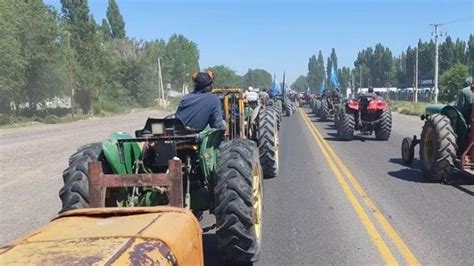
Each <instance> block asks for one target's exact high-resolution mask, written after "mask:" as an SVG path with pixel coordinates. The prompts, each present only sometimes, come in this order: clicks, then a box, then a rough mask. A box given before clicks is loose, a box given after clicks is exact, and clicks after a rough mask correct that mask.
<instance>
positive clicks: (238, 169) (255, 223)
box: [214, 139, 263, 264]
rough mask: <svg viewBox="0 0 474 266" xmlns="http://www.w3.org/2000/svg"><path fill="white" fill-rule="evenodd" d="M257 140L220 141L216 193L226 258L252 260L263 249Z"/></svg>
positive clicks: (220, 240) (219, 231) (221, 249)
mask: <svg viewBox="0 0 474 266" xmlns="http://www.w3.org/2000/svg"><path fill="white" fill-rule="evenodd" d="M262 179H263V177H262V171H261V166H260V162H259V156H258V149H257V145H256V144H255V142H253V141H250V140H246V139H233V140H229V141H226V142H224V143H222V144H221V147H220V148H219V160H218V166H217V175H216V184H215V187H214V196H215V203H216V208H215V209H214V213H215V215H216V225H217V230H216V236H217V247H218V250H219V253H220V254H221V255H222V256H223V259H224V260H225V261H226V262H230V263H233V264H250V263H254V262H256V261H258V258H259V256H260V252H261V249H262V209H263V207H262V206H263V205H262V204H263V186H262V182H263V181H262Z"/></svg>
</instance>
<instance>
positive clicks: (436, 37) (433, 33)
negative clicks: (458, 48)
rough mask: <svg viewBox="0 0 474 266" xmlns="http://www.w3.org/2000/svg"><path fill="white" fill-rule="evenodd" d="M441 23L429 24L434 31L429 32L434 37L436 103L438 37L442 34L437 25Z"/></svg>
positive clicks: (436, 97) (439, 25) (436, 92)
mask: <svg viewBox="0 0 474 266" xmlns="http://www.w3.org/2000/svg"><path fill="white" fill-rule="evenodd" d="M442 25H443V24H441V23H433V24H430V26H433V27H434V32H432V33H431V34H432V35H433V36H434V38H435V73H434V91H435V103H438V94H439V90H438V56H439V54H438V38H439V37H440V36H442V35H443V33H441V32H440V31H439V27H441V26H442Z"/></svg>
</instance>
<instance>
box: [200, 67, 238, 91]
mask: <svg viewBox="0 0 474 266" xmlns="http://www.w3.org/2000/svg"><path fill="white" fill-rule="evenodd" d="M207 70H210V71H212V72H213V73H214V74H215V76H216V77H215V80H214V86H216V87H218V88H222V87H234V88H235V87H239V86H240V85H241V84H242V77H241V76H239V75H237V73H236V71H235V70H233V69H231V68H229V67H227V66H225V65H218V66H213V67H209V68H207Z"/></svg>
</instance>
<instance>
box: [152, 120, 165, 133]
mask: <svg viewBox="0 0 474 266" xmlns="http://www.w3.org/2000/svg"><path fill="white" fill-rule="evenodd" d="M151 133H152V134H153V135H163V134H164V133H165V126H164V124H163V123H156V124H151Z"/></svg>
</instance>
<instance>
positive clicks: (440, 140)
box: [420, 114, 458, 182]
mask: <svg viewBox="0 0 474 266" xmlns="http://www.w3.org/2000/svg"><path fill="white" fill-rule="evenodd" d="M456 138H457V136H456V133H454V130H453V128H452V126H451V122H450V120H449V118H447V117H446V116H444V115H440V114H433V115H430V116H428V117H427V118H426V120H425V124H424V125H423V130H422V132H421V140H420V160H421V169H422V171H423V174H424V175H425V177H426V178H428V179H429V180H430V181H437V182H439V181H444V180H446V179H448V178H449V177H450V175H451V173H452V171H453V169H454V163H455V160H456V152H457V148H458V147H457V144H456Z"/></svg>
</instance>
